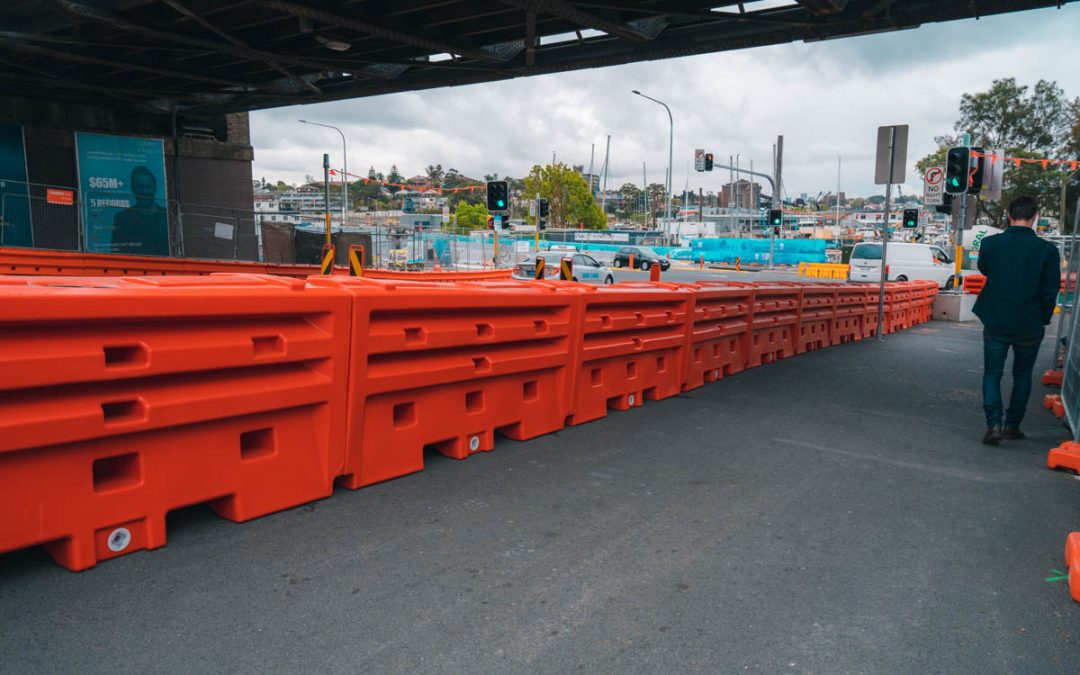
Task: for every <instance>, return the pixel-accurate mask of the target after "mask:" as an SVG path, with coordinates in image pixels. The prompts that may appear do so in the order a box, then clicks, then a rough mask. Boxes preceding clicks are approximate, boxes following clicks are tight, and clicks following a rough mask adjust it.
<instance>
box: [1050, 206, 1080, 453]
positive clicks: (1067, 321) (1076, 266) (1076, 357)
mask: <svg viewBox="0 0 1080 675" xmlns="http://www.w3.org/2000/svg"><path fill="white" fill-rule="evenodd" d="M1075 204H1076V208H1075V209H1074V211H1073V222H1072V234H1071V236H1069V237H1067V238H1066V239H1065V241H1064V250H1063V251H1062V253H1063V255H1065V256H1066V260H1067V264H1066V268H1065V282H1064V283H1063V284H1062V290H1061V314H1060V315H1059V316H1058V331H1057V340H1056V341H1055V350H1054V357H1055V358H1054V365H1055V367H1056V366H1057V363H1058V359H1059V358H1062V359H1063V363H1062V371H1063V372H1062V384H1061V399H1062V403H1063V404H1064V407H1065V419H1066V420H1067V421H1068V423H1069V427H1070V428H1071V429H1072V432H1073V440H1075V441H1077V442H1080V345H1077V340H1075V339H1074V337H1075V336H1077V335H1080V333H1078V332H1077V331H1078V330H1080V323H1078V321H1080V312H1077V311H1076V297H1075V296H1076V287H1077V272H1078V271H1080V242H1078V241H1077V233H1078V230H1080V198H1077V200H1076V202H1075Z"/></svg>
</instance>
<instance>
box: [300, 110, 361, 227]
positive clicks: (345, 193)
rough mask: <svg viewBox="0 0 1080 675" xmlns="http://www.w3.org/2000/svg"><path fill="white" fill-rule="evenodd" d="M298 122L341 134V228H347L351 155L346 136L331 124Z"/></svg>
mask: <svg viewBox="0 0 1080 675" xmlns="http://www.w3.org/2000/svg"><path fill="white" fill-rule="evenodd" d="M297 122H300V123H301V124H312V125H315V126H317V127H325V128H327V129H333V130H334V131H336V132H338V133H339V134H341V192H342V195H341V198H342V202H341V226H342V227H345V213H346V211H348V209H349V179H348V176H349V153H348V150H347V149H346V146H345V134H343V133H342V132H341V129H338V128H337V127H335V126H331V125H329V124H321V123H319V122H309V121H307V120H297Z"/></svg>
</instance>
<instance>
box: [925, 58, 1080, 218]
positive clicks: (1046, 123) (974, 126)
mask: <svg viewBox="0 0 1080 675" xmlns="http://www.w3.org/2000/svg"><path fill="white" fill-rule="evenodd" d="M959 113H960V117H959V119H958V120H957V121H956V124H955V125H954V131H955V132H956V134H955V135H945V136H938V137H936V138H935V139H934V140H935V142H937V144H938V149H937V150H935V151H934V152H932V153H930V154H929V155H927V156H926V157H923V158H922V159H920V160H919V161H918V162H917V163H916V167H917V168H918V169H919V171H920V172H922V171H925V170H926V169H927V168H929V167H931V166H941V165H943V164H944V163H945V155H946V153H947V152H948V149H949V148H950V147H953V146H956V145H959V144H960V142H961V139H962V137H963V134H965V133H967V134H970V135H971V143H972V145H973V146H975V147H982V148H984V149H986V150H988V151H989V150H991V149H996V150H1000V151H1002V152H1004V154H1005V155H1007V156H1009V157H1020V158H1031V159H1043V158H1047V159H1057V158H1064V159H1069V158H1072V155H1070V154H1069V153H1070V152H1072V151H1073V144H1074V143H1077V144H1078V145H1077V146H1076V150H1080V99H1076V100H1073V101H1069V99H1068V98H1067V97H1066V96H1065V92H1064V91H1063V90H1062V89H1061V88H1060V87H1059V86H1058V85H1057V83H1055V82H1047V81H1045V80H1039V81H1038V82H1036V83H1035V85H1034V86H1033V87H1028V86H1027V85H1019V84H1017V82H1016V80H1015V79H1013V78H1006V79H1002V80H995V81H994V82H993V83H992V85H991V86H990V89H989V90H987V91H984V92H978V93H975V94H964V96H963V97H962V98H961V100H960V111H959ZM1066 174H1067V169H1066V171H1062V170H1061V166H1060V165H1057V166H1055V165H1052V164H1051V165H1049V166H1047V167H1046V168H1043V166H1042V165H1041V164H1029V163H1022V164H1020V166H1017V165H1016V164H1015V163H1013V162H1007V163H1006V164H1005V165H1004V180H1003V186H1002V193H1001V200H1000V201H998V202H997V203H994V202H985V201H981V200H980V201H979V206H978V208H979V214H980V215H982V216H985V217H986V218H988V219H989V220H990V221H991V222H993V223H994V224H995V225H997V226H999V227H1001V226H1004V225H1005V224H1006V222H1007V219H1006V214H1005V209H1006V207H1007V206H1008V204H1009V202H1010V201H1012V200H1013V199H1014V198H1015V197H1017V196H1019V195H1022V194H1027V195H1031V196H1032V197H1034V198H1035V199H1037V200H1038V201H1039V205H1040V207H1041V209H1042V212H1043V213H1044V214H1049V215H1057V214H1058V213H1059V211H1060V210H1061V206H1060V204H1061V185H1062V181H1063V179H1064V177H1065V175H1066Z"/></svg>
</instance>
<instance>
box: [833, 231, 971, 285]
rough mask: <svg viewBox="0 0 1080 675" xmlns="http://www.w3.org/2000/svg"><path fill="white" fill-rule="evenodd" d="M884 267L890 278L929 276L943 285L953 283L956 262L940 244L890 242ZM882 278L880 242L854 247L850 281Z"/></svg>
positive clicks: (926, 277) (909, 278)
mask: <svg viewBox="0 0 1080 675" xmlns="http://www.w3.org/2000/svg"><path fill="white" fill-rule="evenodd" d="M885 250H886V253H885V257H886V258H887V260H886V261H885V269H886V270H888V273H889V277H888V280H889V281H913V280H915V279H926V280H929V281H934V282H937V285H938V286H940V287H942V288H949V287H950V286H952V283H953V264H952V261H951V260H950V259H949V256H948V254H946V253H945V251H944V250H942V249H941V248H940V247H938V246H932V245H930V244H904V243H899V242H897V243H892V242H890V243H889V245H888V247H887V248H886V249H885ZM880 279H881V243H880V242H861V243H858V244H855V248H853V249H852V250H851V263H850V265H849V267H848V281H878V280H880Z"/></svg>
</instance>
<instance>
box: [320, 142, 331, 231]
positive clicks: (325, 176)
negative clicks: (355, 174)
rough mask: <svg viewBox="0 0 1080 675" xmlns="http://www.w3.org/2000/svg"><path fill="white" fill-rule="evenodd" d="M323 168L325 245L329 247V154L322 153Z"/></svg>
mask: <svg viewBox="0 0 1080 675" xmlns="http://www.w3.org/2000/svg"><path fill="white" fill-rule="evenodd" d="M322 167H323V187H324V189H325V195H324V198H325V202H326V245H327V246H329V245H330V154H329V153H324V154H323V156H322Z"/></svg>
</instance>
